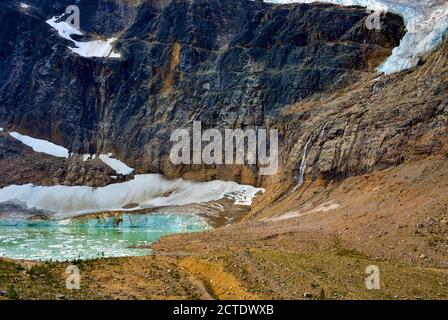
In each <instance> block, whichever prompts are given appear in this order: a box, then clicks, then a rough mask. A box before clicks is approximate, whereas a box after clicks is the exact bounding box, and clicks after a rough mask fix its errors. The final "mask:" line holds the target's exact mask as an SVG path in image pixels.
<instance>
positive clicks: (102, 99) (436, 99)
mask: <svg viewBox="0 0 448 320" xmlns="http://www.w3.org/2000/svg"><path fill="white" fill-rule="evenodd" d="M49 3H50V1H34V2H32V6H31V7H30V8H28V9H24V8H20V7H19V6H18V5H17V3H16V2H15V1H6V2H5V3H2V4H1V5H0V18H1V20H0V21H2V24H3V25H5V26H6V28H3V29H2V31H0V64H1V68H0V126H2V127H5V128H10V129H15V130H18V131H20V132H22V133H25V134H29V135H32V136H35V137H39V138H45V139H48V140H52V141H54V142H56V143H59V144H62V145H64V146H66V147H67V148H69V149H70V150H71V151H73V152H77V153H95V152H97V153H100V152H101V153H105V152H113V153H115V154H116V155H117V156H118V157H119V158H120V159H121V160H123V161H125V162H126V163H128V164H129V165H131V166H132V167H135V168H136V169H137V170H138V171H140V172H161V173H164V174H166V175H168V176H184V177H187V178H195V179H202V180H208V179H214V178H219V179H231V180H237V181H240V182H244V183H254V184H258V185H270V184H272V182H274V181H275V182H278V181H280V182H282V183H284V182H286V183H284V185H285V186H289V185H294V184H298V183H299V182H301V181H303V180H304V179H307V178H310V177H312V178H324V179H338V178H343V177H346V176H350V175H354V174H360V173H364V172H369V171H371V170H374V169H378V168H385V167H387V166H390V165H396V164H398V163H401V162H402V161H404V160H405V159H406V158H407V156H408V155H409V154H414V153H419V152H420V153H429V154H430V153H434V152H441V150H443V143H442V142H434V141H433V140H432V137H436V138H437V139H439V138H440V134H443V132H441V130H442V131H443V128H446V124H445V123H444V122H443V121H444V120H443V121H442V120H441V119H442V118H440V117H441V116H443V114H444V113H445V112H446V105H443V104H442V102H443V101H444V100H443V99H444V98H443V97H444V92H446V91H443V90H442V88H440V86H441V85H443V84H442V83H441V82H440V78H437V75H440V76H441V77H442V78H443V70H445V69H443V68H444V66H445V61H446V59H445V58H446V56H444V55H443V54H442V56H441V58H440V59H439V63H438V65H437V67H432V69H431V70H430V71H427V72H434V75H435V76H434V77H433V76H432V74H431V76H429V75H428V73H422V72H423V71H421V70H424V69H423V68H420V69H418V70H417V71H412V70H411V71H409V72H411V74H410V75H409V74H407V73H403V74H398V75H392V76H388V77H380V78H377V75H375V71H374V70H375V68H376V67H377V66H378V65H380V64H381V63H382V62H383V61H384V60H385V59H386V58H387V57H388V56H389V55H390V54H391V52H392V49H393V48H394V47H396V46H397V45H398V44H399V42H400V39H401V38H402V37H403V35H404V26H403V21H402V19H401V18H400V17H398V16H396V15H394V14H387V15H385V16H384V17H382V29H381V30H379V31H377V30H369V29H368V28H366V26H365V21H366V18H367V16H368V14H367V13H366V10H365V8H362V7H342V6H334V5H330V4H317V3H316V4H291V5H271V4H266V3H261V2H253V1H246V0H223V1H218V0H210V1H172V2H160V1H141V2H138V1H118V0H117V1H100V0H97V1H78V2H77V3H78V5H79V7H80V9H81V28H82V29H83V31H85V32H86V35H85V36H84V37H83V38H84V40H86V41H87V40H89V39H95V38H97V37H98V36H101V37H117V38H118V40H117V41H116V43H115V49H114V50H116V51H118V52H119V53H120V54H121V58H118V59H111V58H85V57H81V56H79V55H77V54H75V53H73V52H72V51H71V50H70V49H69V48H68V47H70V46H73V45H74V44H73V43H72V42H71V41H68V40H66V39H63V38H61V37H60V36H59V35H58V34H57V32H56V31H55V30H54V29H52V28H51V27H50V26H49V25H48V24H47V23H45V20H47V19H50V18H52V17H53V16H54V15H57V14H61V13H63V12H64V9H63V8H64V6H65V5H66V4H68V3H70V2H69V1H57V2H53V1H52V2H51V4H49ZM81 40H83V39H81ZM84 40H83V41H84ZM420 79H424V80H420ZM420 82H421V83H420ZM417 83H418V85H419V87H418V89H416V86H415V85H416V84H417ZM397 88H400V89H399V90H398V89H397ZM425 88H426V89H427V90H428V91H426V92H425V94H423V93H422V90H425ZM415 90H417V91H415ZM334 92H336V93H335V94H334ZM415 95H417V96H415ZM426 98H427V99H426ZM422 110H423V111H422ZM193 120H199V121H202V123H203V127H204V128H203V129H206V128H211V127H216V128H219V129H224V128H243V129H244V128H248V127H268V128H277V129H279V131H280V173H279V174H278V175H276V176H274V177H265V178H263V179H261V178H260V176H259V175H258V174H257V168H256V167H255V166H233V167H232V168H228V167H226V166H218V167H214V166H205V165H204V166H202V165H196V166H174V165H173V164H172V163H171V162H170V160H169V158H168V154H169V151H170V148H171V146H172V144H171V143H169V136H170V133H171V132H172V131H173V130H175V129H179V128H191V125H192V122H193ZM425 137H426V138H425ZM428 137H431V138H430V139H429V140H428V141H431V143H430V144H429V146H426V147H421V148H420V151H415V152H414V151H412V150H411V149H412V143H414V142H415V141H420V142H421V141H426V140H427V139H428ZM436 138H434V139H436ZM437 139H436V140H437ZM437 141H438V140H437ZM306 146H307V147H306ZM410 150H411V151H412V152H411V151H410ZM414 150H419V149H418V148H414ZM304 159H305V160H304Z"/></svg>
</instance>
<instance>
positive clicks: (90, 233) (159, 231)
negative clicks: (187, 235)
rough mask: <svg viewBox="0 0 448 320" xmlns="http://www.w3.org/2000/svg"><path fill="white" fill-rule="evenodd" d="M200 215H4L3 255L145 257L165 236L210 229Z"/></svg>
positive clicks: (0, 240) (0, 246)
mask: <svg viewBox="0 0 448 320" xmlns="http://www.w3.org/2000/svg"><path fill="white" fill-rule="evenodd" d="M208 228H209V226H208V224H207V223H206V222H205V221H203V220H202V219H201V218H200V217H197V216H194V215H182V214H144V215H132V214H122V215H120V216H118V217H117V216H112V217H107V218H89V219H67V220H47V221H42V220H39V221H27V220H19V219H1V220H0V257H8V258H14V259H25V260H42V261H49V260H52V261H67V260H77V259H95V258H102V257H127V256H141V255H147V254H149V253H150V249H142V248H136V246H139V245H144V244H150V243H153V242H155V241H157V240H158V239H159V238H160V237H162V236H164V235H169V234H174V233H180V232H196V231H202V230H206V229H208Z"/></svg>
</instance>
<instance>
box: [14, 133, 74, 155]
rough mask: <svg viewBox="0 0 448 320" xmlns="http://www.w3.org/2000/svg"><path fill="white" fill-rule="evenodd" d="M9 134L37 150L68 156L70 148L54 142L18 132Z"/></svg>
mask: <svg viewBox="0 0 448 320" xmlns="http://www.w3.org/2000/svg"><path fill="white" fill-rule="evenodd" d="M9 135H10V136H11V137H13V138H15V139H17V140H19V141H20V142H22V143H23V144H25V145H27V146H29V147H31V148H33V150H34V151H36V152H42V153H46V154H49V155H52V156H55V157H60V158H68V150H67V149H66V148H64V147H61V146H58V145H56V144H54V143H52V142H49V141H46V140H41V139H35V138H31V137H29V136H25V135H22V134H20V133H17V132H10V133H9Z"/></svg>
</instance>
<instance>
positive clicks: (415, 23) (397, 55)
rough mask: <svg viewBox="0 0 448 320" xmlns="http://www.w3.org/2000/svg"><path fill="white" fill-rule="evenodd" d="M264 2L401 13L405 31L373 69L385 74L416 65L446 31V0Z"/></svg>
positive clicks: (447, 28) (447, 14)
mask: <svg viewBox="0 0 448 320" xmlns="http://www.w3.org/2000/svg"><path fill="white" fill-rule="evenodd" d="M264 2H269V3H278V4H286V3H312V2H325V3H332V4H339V5H344V6H351V5H358V6H364V7H367V9H369V10H374V11H382V12H387V11H388V12H393V13H396V14H399V15H401V16H402V17H403V20H404V23H405V25H406V29H407V32H406V34H405V36H404V37H403V39H402V40H401V42H400V45H399V46H398V47H396V48H394V50H393V52H392V55H391V56H390V57H389V58H388V59H387V60H386V61H385V62H384V63H383V64H381V65H380V66H379V67H378V69H377V70H378V72H380V73H384V74H386V75H389V74H392V73H395V72H399V71H403V70H406V69H409V68H412V67H414V66H416V65H417V64H418V61H419V60H420V58H421V57H422V56H424V55H425V54H427V53H428V52H430V51H431V50H432V49H434V48H435V47H437V45H439V44H440V43H441V42H442V40H443V38H444V37H445V35H446V34H447V30H448V2H447V1H446V0H320V1H318V0H265V1H264Z"/></svg>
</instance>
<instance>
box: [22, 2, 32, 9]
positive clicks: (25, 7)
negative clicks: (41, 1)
mask: <svg viewBox="0 0 448 320" xmlns="http://www.w3.org/2000/svg"><path fill="white" fill-rule="evenodd" d="M29 7H30V6H29V5H27V4H26V3H23V2H21V3H20V8H23V9H28V8H29Z"/></svg>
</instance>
